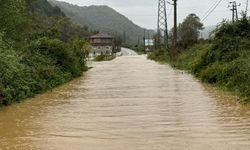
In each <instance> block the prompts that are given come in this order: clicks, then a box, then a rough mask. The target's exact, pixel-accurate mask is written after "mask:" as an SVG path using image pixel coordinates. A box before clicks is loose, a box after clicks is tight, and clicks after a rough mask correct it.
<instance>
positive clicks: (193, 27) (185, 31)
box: [178, 14, 203, 48]
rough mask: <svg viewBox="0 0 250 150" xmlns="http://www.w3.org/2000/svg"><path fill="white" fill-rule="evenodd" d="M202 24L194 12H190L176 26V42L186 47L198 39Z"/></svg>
mask: <svg viewBox="0 0 250 150" xmlns="http://www.w3.org/2000/svg"><path fill="white" fill-rule="evenodd" d="M202 29H203V24H202V23H201V22H200V18H199V17H198V16H197V15H196V14H190V15H188V16H187V17H186V19H185V20H184V21H183V22H182V23H181V24H180V25H179V27H178V34H179V35H178V42H179V43H180V44H181V45H182V46H183V47H184V48H187V47H189V46H192V45H193V44H195V43H196V42H197V41H198V38H199V35H200V30H202Z"/></svg>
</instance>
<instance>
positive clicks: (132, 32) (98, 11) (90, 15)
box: [49, 0, 154, 43]
mask: <svg viewBox="0 0 250 150" xmlns="http://www.w3.org/2000/svg"><path fill="white" fill-rule="evenodd" d="M49 2H50V3H51V4H52V5H54V6H58V7H59V8H61V10H62V11H63V12H64V13H65V14H66V15H67V16H68V17H69V18H71V20H72V21H73V22H74V23H76V24H78V25H81V26H89V27H90V28H91V29H94V30H98V31H100V32H107V33H110V34H113V35H119V36H121V37H122V38H123V39H124V40H126V41H127V42H129V43H131V42H132V43H137V41H138V37H140V39H142V38H143V35H144V29H143V28H141V27H139V26H138V25H136V24H134V23H133V22H132V21H131V20H129V19H128V18H127V17H125V16H123V15H122V14H120V13H118V12H117V11H115V10H114V9H112V8H110V7H108V6H88V7H87V6H84V7H80V6H77V5H72V4H69V3H66V2H61V1H56V0H49ZM153 33H154V31H153V30H151V31H150V34H151V35H152V34H153Z"/></svg>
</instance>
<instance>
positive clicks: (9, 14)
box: [0, 0, 30, 41]
mask: <svg viewBox="0 0 250 150" xmlns="http://www.w3.org/2000/svg"><path fill="white" fill-rule="evenodd" d="M0 10H1V11H0V20H1V21H0V31H4V32H5V33H6V34H5V38H8V39H12V40H16V41H20V40H22V39H23V36H24V35H25V34H26V31H28V30H29V26H30V20H29V18H28V13H27V8H26V2H25V1H24V0H18V1H17V0H2V1H1V3H0Z"/></svg>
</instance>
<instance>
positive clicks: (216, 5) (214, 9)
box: [202, 0, 223, 21]
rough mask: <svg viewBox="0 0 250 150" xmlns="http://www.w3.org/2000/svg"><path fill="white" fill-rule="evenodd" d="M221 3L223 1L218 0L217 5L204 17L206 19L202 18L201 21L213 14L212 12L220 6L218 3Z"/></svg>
mask: <svg viewBox="0 0 250 150" xmlns="http://www.w3.org/2000/svg"><path fill="white" fill-rule="evenodd" d="M222 1H223V0H219V1H218V3H217V4H216V5H215V6H214V8H213V9H211V11H210V12H209V13H208V14H207V15H206V17H204V18H203V19H202V21H204V20H206V19H207V18H208V17H209V16H210V15H211V14H212V13H213V11H214V10H215V9H216V8H217V7H218V6H219V5H220V3H221V2H222Z"/></svg>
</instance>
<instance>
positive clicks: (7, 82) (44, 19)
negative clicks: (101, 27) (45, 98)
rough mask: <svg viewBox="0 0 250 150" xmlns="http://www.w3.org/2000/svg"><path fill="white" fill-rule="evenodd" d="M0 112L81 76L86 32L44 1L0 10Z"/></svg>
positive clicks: (12, 1)
mask: <svg viewBox="0 0 250 150" xmlns="http://www.w3.org/2000/svg"><path fill="white" fill-rule="evenodd" d="M0 9H1V12H0V19H1V22H0V106H1V105H9V104H11V103H13V102H20V101H22V100H24V99H26V98H29V97H33V96H34V95H35V94H39V93H42V92H45V91H47V90H49V89H52V88H53V87H56V86H58V85H60V84H62V83H65V82H67V81H69V80H71V79H73V78H75V77H77V76H80V75H81V74H82V72H83V71H85V70H87V67H86V57H87V55H88V50H89V45H88V43H87V42H86V41H85V40H84V38H85V37H87V36H88V35H89V34H91V32H90V31H86V30H82V28H81V27H78V26H76V25H74V24H72V23H71V22H70V20H69V19H68V18H66V17H65V15H64V14H63V13H62V12H61V10H60V9H59V8H57V7H52V6H51V5H50V4H49V3H48V2H47V1H46V0H19V1H16V0H8V1H2V2H1V4H0Z"/></svg>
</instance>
